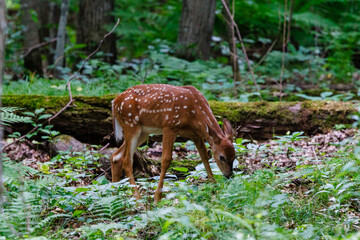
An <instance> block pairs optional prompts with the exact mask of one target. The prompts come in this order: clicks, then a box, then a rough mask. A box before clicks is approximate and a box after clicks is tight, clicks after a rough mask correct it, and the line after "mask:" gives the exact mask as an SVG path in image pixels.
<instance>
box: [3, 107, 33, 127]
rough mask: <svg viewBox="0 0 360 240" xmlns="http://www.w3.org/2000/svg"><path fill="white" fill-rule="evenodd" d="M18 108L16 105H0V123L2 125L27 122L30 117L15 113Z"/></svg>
mask: <svg viewBox="0 0 360 240" xmlns="http://www.w3.org/2000/svg"><path fill="white" fill-rule="evenodd" d="M18 110H20V108H16V107H2V108H0V123H1V124H2V125H10V124H13V123H29V122H31V118H30V117H23V116H19V115H16V114H15V112H16V111H18Z"/></svg>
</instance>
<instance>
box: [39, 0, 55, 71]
mask: <svg viewBox="0 0 360 240" xmlns="http://www.w3.org/2000/svg"><path fill="white" fill-rule="evenodd" d="M40 1H41V4H39V6H38V8H39V9H38V16H39V22H40V29H39V35H40V42H48V41H50V40H52V39H54V38H56V36H57V28H56V27H55V26H57V25H58V23H59V19H60V8H59V6H58V5H57V4H56V3H55V2H53V1H48V0H40ZM55 49H56V42H53V43H50V44H47V45H46V46H44V47H42V48H41V53H42V54H44V55H45V56H46V62H43V65H44V66H45V68H46V67H47V66H49V65H52V64H53V63H54V52H55Z"/></svg>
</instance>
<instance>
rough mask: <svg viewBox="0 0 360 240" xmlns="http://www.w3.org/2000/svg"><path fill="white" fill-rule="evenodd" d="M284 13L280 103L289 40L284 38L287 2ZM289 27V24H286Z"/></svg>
mask: <svg viewBox="0 0 360 240" xmlns="http://www.w3.org/2000/svg"><path fill="white" fill-rule="evenodd" d="M284 5H285V12H284V26H283V45H282V59H281V72H280V82H279V88H280V94H279V98H280V101H281V96H282V94H281V93H282V87H283V86H282V83H283V77H284V69H285V52H286V46H287V43H288V40H289V38H290V35H288V37H286V16H287V0H285V4H284ZM288 25H290V22H289V23H288ZM288 29H290V26H288Z"/></svg>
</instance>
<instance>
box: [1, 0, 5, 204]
mask: <svg viewBox="0 0 360 240" xmlns="http://www.w3.org/2000/svg"><path fill="white" fill-rule="evenodd" d="M5 28H6V22H5V2H4V0H0V107H2V102H1V96H2V78H3V72H4V65H5V64H4V52H5ZM0 124H1V123H0ZM2 140H3V128H2V126H0V205H2V203H3V198H2V195H3V191H4V187H3V176H2V156H3V155H2V150H3V141H2Z"/></svg>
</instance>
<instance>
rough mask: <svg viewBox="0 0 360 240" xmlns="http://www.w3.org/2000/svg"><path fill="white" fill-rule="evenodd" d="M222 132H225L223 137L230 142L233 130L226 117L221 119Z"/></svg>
mask: <svg viewBox="0 0 360 240" xmlns="http://www.w3.org/2000/svg"><path fill="white" fill-rule="evenodd" d="M223 132H224V134H225V137H226V138H227V139H229V140H230V141H231V142H232V141H233V139H234V130H233V128H232V126H231V123H230V121H229V120H227V119H226V118H224V119H223Z"/></svg>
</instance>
